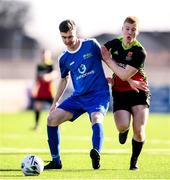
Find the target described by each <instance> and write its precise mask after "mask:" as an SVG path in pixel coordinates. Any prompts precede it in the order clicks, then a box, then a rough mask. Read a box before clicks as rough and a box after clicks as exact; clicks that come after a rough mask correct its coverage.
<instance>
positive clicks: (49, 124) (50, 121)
mask: <svg viewBox="0 0 170 180" xmlns="http://www.w3.org/2000/svg"><path fill="white" fill-rule="evenodd" d="M53 122H54V118H53V117H52V116H51V115H49V116H48V118H47V125H48V126H52V125H53Z"/></svg>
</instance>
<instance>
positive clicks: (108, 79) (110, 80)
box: [106, 77, 114, 86]
mask: <svg viewBox="0 0 170 180" xmlns="http://www.w3.org/2000/svg"><path fill="white" fill-rule="evenodd" d="M106 79H107V82H108V83H109V84H111V85H112V86H114V79H112V78H111V77H107V78H106Z"/></svg>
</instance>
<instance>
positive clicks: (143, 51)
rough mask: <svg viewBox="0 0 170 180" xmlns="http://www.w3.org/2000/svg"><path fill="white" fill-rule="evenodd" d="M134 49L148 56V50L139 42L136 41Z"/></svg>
mask: <svg viewBox="0 0 170 180" xmlns="http://www.w3.org/2000/svg"><path fill="white" fill-rule="evenodd" d="M133 48H134V49H135V50H136V51H141V52H142V53H144V54H146V50H145V48H144V46H143V45H142V43H141V42H140V41H138V40H135V41H134V43H133Z"/></svg>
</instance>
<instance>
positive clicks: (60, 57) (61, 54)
mask: <svg viewBox="0 0 170 180" xmlns="http://www.w3.org/2000/svg"><path fill="white" fill-rule="evenodd" d="M67 53H68V51H67V49H64V50H63V51H62V52H61V53H60V54H59V56H58V61H61V59H63V58H64V57H65V55H66V54H67Z"/></svg>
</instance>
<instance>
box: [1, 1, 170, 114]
mask: <svg viewBox="0 0 170 180" xmlns="http://www.w3.org/2000/svg"><path fill="white" fill-rule="evenodd" d="M6 3H12V4H11V5H12V6H11V5H10V4H9V5H8V6H7V5H6ZM0 5H1V9H0V13H1V15H2V16H1V17H3V18H1V19H0V112H14V111H23V110H27V109H29V108H31V101H30V90H31V87H32V84H33V82H34V77H35V66H36V64H37V63H38V61H39V59H40V50H41V49H42V48H43V47H44V44H43V43H42V42H41V41H40V39H38V38H36V37H30V36H29V35H28V34H27V33H26V31H24V26H25V24H26V22H27V21H26V20H25V15H26V12H27V10H28V9H27V8H28V7H27V4H22V3H21V2H19V1H18V2H17V1H8V2H7V1H3V0H1V1H0ZM14 5H15V6H14ZM7 7H8V8H9V9H8V8H7ZM10 7H11V8H12V11H11V9H10ZM8 10H9V12H8V13H6V14H7V15H5V13H4V12H5V11H6V12H7V11H8ZM23 10H24V11H23ZM10 12H13V14H10ZM14 12H15V14H14ZM8 16H9V17H10V18H9V17H8ZM56 33H57V32H56ZM116 35H117V34H108V33H105V32H102V33H101V34H96V36H93V37H95V38H96V39H97V40H98V41H99V42H100V43H101V44H103V43H104V42H106V41H107V40H110V39H112V38H113V37H114V36H116ZM138 39H139V40H140V41H141V42H142V44H143V45H144V47H145V48H146V50H147V52H148V57H147V62H146V64H145V69H146V73H147V75H148V80H149V86H150V88H151V93H152V97H151V112H162V113H169V112H170V71H169V69H170V32H169V31H155V30H153V31H148V32H147V31H143V32H141V33H140V34H139V37H138ZM47 48H48V47H47ZM60 51H61V48H60V46H56V50H55V51H54V50H53V52H52V53H53V59H54V60H55V65H56V68H58V67H57V56H58V53H59V52H60ZM104 67H105V73H106V76H109V75H110V74H111V72H110V70H108V68H106V66H105V65H104ZM56 87H57V79H56ZM71 91H72V86H71V84H70V85H69V89H68V90H67V91H66V92H65V96H67V95H68V93H71Z"/></svg>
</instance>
